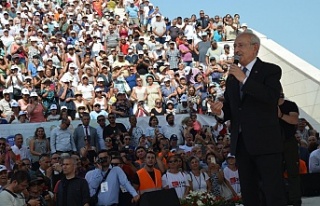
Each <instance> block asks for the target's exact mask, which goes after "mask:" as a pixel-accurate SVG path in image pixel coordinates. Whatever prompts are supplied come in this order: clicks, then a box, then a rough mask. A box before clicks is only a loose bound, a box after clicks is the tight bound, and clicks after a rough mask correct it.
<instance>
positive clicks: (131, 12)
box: [126, 6, 139, 18]
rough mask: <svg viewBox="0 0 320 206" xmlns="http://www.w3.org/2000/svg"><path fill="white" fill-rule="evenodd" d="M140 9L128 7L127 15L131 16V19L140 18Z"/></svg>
mask: <svg viewBox="0 0 320 206" xmlns="http://www.w3.org/2000/svg"><path fill="white" fill-rule="evenodd" d="M138 11H139V9H138V7H136V6H134V7H131V6H128V7H127V9H126V13H127V14H128V15H129V18H138Z"/></svg>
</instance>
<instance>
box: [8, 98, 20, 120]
mask: <svg viewBox="0 0 320 206" xmlns="http://www.w3.org/2000/svg"><path fill="white" fill-rule="evenodd" d="M10 105H11V110H12V115H11V117H10V119H9V123H10V124H12V123H17V122H18V117H19V112H20V107H19V104H18V102H16V101H14V102H12V103H11V104H10Z"/></svg>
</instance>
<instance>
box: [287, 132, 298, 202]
mask: <svg viewBox="0 0 320 206" xmlns="http://www.w3.org/2000/svg"><path fill="white" fill-rule="evenodd" d="M298 150H299V148H298V144H297V140H296V139H295V137H291V138H286V139H285V142H284V151H283V163H284V169H285V170H286V171H287V174H288V179H287V181H288V187H287V191H288V199H289V202H290V204H293V205H294V206H296V205H301V184H300V175H299V152H298Z"/></svg>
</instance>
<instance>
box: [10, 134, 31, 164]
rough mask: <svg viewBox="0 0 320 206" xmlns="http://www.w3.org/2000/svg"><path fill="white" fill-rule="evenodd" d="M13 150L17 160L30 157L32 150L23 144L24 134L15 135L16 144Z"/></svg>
mask: <svg viewBox="0 0 320 206" xmlns="http://www.w3.org/2000/svg"><path fill="white" fill-rule="evenodd" d="M11 149H12V152H13V153H14V154H15V155H16V161H20V160H22V159H30V152H29V149H28V147H26V146H24V145H23V136H22V134H16V135H14V145H13V146H12V147H11Z"/></svg>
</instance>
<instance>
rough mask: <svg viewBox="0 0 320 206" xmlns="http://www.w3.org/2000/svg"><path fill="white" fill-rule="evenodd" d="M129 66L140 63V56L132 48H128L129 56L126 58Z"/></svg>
mask: <svg viewBox="0 0 320 206" xmlns="http://www.w3.org/2000/svg"><path fill="white" fill-rule="evenodd" d="M124 59H125V60H126V61H128V62H129V64H136V63H137V61H138V54H135V53H134V51H133V48H132V47H129V48H128V54H127V55H126V56H125V57H124Z"/></svg>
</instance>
